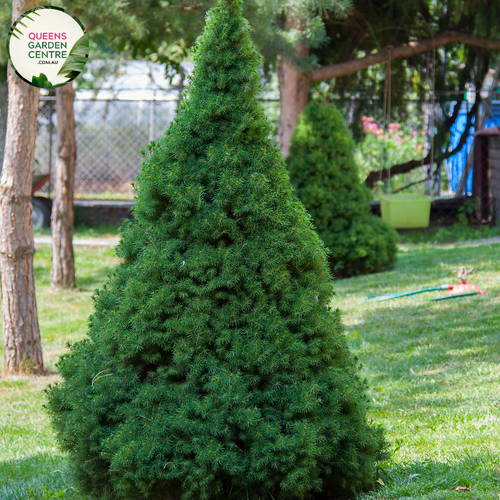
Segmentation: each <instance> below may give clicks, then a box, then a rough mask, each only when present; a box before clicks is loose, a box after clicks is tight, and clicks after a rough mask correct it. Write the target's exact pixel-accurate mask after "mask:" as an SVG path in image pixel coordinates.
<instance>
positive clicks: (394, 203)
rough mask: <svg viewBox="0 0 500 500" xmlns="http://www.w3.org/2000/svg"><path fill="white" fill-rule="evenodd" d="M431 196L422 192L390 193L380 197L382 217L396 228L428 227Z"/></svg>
mask: <svg viewBox="0 0 500 500" xmlns="http://www.w3.org/2000/svg"><path fill="white" fill-rule="evenodd" d="M431 203H432V198H430V197H429V196H425V195H423V194H391V195H384V196H381V197H380V211H381V214H382V219H384V220H385V221H387V222H388V223H389V224H390V225H391V226H392V227H394V228H396V229H417V228H422V227H429V218H430V215H431Z"/></svg>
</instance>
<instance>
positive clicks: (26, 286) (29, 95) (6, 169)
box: [0, 0, 43, 373]
mask: <svg viewBox="0 0 500 500" xmlns="http://www.w3.org/2000/svg"><path fill="white" fill-rule="evenodd" d="M35 6H36V5H35V2H33V1H27V0H13V2H12V19H13V21H15V20H16V19H17V18H18V17H19V16H20V15H21V14H22V13H24V12H25V11H27V10H29V9H31V8H33V7H35ZM7 82H8V88H9V105H8V116H7V134H6V141H5V142H6V144H5V152H4V162H3V169H2V176H1V180H0V233H1V238H0V265H1V272H2V313H3V336H4V346H5V354H4V356H5V371H6V372H7V373H15V372H32V371H34V372H42V371H43V358H42V347H41V341H40V329H39V326H38V317H37V308H36V297H35V275H34V270H33V254H34V252H35V244H34V240H33V226H32V223H31V212H32V203H31V178H32V175H33V163H34V156H35V139H36V130H37V115H38V97H39V89H37V88H35V87H32V86H31V85H28V84H27V83H25V82H23V81H22V80H21V79H20V78H19V77H18V76H17V75H16V74H15V72H14V71H13V69H12V67H11V66H10V65H9V68H8V70H7Z"/></svg>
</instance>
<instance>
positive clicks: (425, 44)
mask: <svg viewBox="0 0 500 500" xmlns="http://www.w3.org/2000/svg"><path fill="white" fill-rule="evenodd" d="M451 42H460V43H465V44H467V45H473V46H475V47H481V48H483V49H495V50H500V40H490V39H488V38H481V37H477V36H473V35H469V34H468V33H462V32H460V31H443V33H440V34H439V35H436V36H434V37H431V38H427V39H425V40H419V41H416V42H409V43H407V44H406V43H405V44H403V45H400V46H399V47H394V48H392V49H390V48H388V47H386V48H385V49H384V50H381V51H379V52H377V53H376V54H371V55H369V56H366V57H361V58H359V59H353V60H351V61H345V62H341V63H337V64H331V65H329V66H321V67H319V68H316V69H314V70H313V71H311V72H310V73H309V75H308V76H309V79H310V81H311V82H318V81H321V80H330V79H331V78H337V77H339V76H346V75H350V74H352V73H356V72H357V71H361V70H363V69H366V68H368V67H370V66H373V65H374V64H378V63H381V62H384V61H387V60H388V59H389V56H390V58H391V60H392V59H401V58H408V57H411V56H414V55H415V54H420V53H421V52H426V51H428V50H432V49H434V48H436V47H441V46H443V45H446V44H448V43H451Z"/></svg>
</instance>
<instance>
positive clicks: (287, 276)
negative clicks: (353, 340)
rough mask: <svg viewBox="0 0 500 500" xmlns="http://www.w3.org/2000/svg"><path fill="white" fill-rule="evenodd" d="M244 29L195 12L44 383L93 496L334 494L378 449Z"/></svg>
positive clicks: (368, 477)
mask: <svg viewBox="0 0 500 500" xmlns="http://www.w3.org/2000/svg"><path fill="white" fill-rule="evenodd" d="M249 30H250V28H249V26H248V24H247V23H246V22H245V20H244V19H243V17H242V14H241V0H221V1H220V2H219V3H218V5H217V6H216V7H215V8H214V9H213V10H212V11H211V12H210V14H209V15H208V18H207V25H206V28H205V31H204V33H203V35H202V36H201V37H200V39H199V41H198V43H197V48H196V56H195V69H194V73H193V75H192V77H191V81H190V84H189V87H188V92H187V96H186V99H185V100H184V101H183V103H182V104H181V106H180V108H179V112H178V114H177V117H176V119H175V121H174V122H173V123H172V125H171V126H170V128H169V129H168V131H167V133H166V136H165V137H164V138H163V139H162V140H161V141H159V142H158V143H157V144H151V145H150V151H149V152H148V153H147V154H146V158H145V161H144V163H143V166H142V171H141V173H140V175H139V177H138V187H137V190H138V191H137V192H138V194H137V205H136V208H135V220H134V221H128V222H126V223H125V224H124V225H123V226H122V229H121V242H120V244H119V246H118V254H119V256H120V257H121V259H122V261H121V263H120V264H119V266H118V267H117V268H116V271H115V272H114V274H113V275H112V276H110V278H109V280H108V282H107V283H106V285H105V286H104V287H103V288H102V289H101V290H99V291H97V292H96V293H95V295H94V302H95V306H94V307H95V311H94V313H93V314H92V316H91V318H90V325H89V330H88V336H87V338H86V339H85V340H83V341H82V342H78V343H75V344H73V345H72V346H71V349H70V352H69V353H67V354H65V355H64V356H62V358H61V360H60V361H59V363H58V369H59V371H60V374H61V376H62V382H61V383H60V384H58V385H56V386H54V387H51V388H49V389H48V401H49V403H48V409H49V412H50V415H51V418H52V421H53V424H54V426H55V428H56V430H57V433H58V437H59V441H60V443H61V445H62V447H63V448H64V449H65V450H67V451H68V452H69V459H70V461H71V464H72V466H73V467H74V469H75V471H76V474H77V476H78V478H79V481H80V484H81V485H83V487H84V488H85V489H86V490H88V491H90V492H92V493H94V494H95V495H96V498H99V499H100V500H102V499H103V498H121V499H132V498H134V499H139V498H155V499H164V500H165V499H172V500H177V499H182V500H187V499H192V500H195V499H196V500H201V499H219V500H227V499H237V500H246V499H250V500H256V499H268V500H272V499H273V498H274V499H275V500H278V499H302V498H311V495H312V494H313V493H314V492H320V491H321V490H323V493H322V495H323V496H322V497H321V498H333V495H334V494H336V493H337V492H338V491H349V490H352V489H356V488H361V487H364V486H368V485H370V484H371V482H372V481H373V468H374V464H375V462H376V460H377V459H379V458H381V457H383V456H384V453H385V452H384V447H385V443H384V439H383V437H382V433H381V430H380V428H377V427H374V426H372V425H371V424H370V423H368V422H367V404H368V403H367V398H366V395H365V386H364V383H363V382H362V381H361V380H360V378H359V365H358V363H357V362H356V360H355V359H354V358H353V357H352V356H351V354H350V353H349V351H348V349H347V347H346V342H345V339H344V335H343V332H342V325H341V321H340V315H339V312H338V311H336V310H333V309H331V306H330V304H331V301H332V298H333V290H332V284H331V276H330V273H329V269H328V265H327V261H326V255H325V249H324V247H323V244H322V243H321V241H320V239H319V238H318V236H317V234H316V233H315V232H314V230H313V228H312V225H311V222H310V218H309V216H308V215H307V213H306V211H305V209H304V207H303V206H302V204H301V203H300V202H299V201H298V200H297V198H296V197H295V195H294V194H293V188H292V186H291V185H290V182H289V177H288V173H287V170H286V167H285V162H284V159H283V157H282V155H281V153H280V151H279V150H278V149H277V148H276V147H275V146H273V145H272V142H271V140H270V134H271V126H270V124H269V123H268V122H267V120H266V118H265V115H264V113H263V110H262V109H261V106H260V105H259V103H258V102H257V100H256V97H257V96H258V95H259V93H260V91H261V90H260V78H259V72H258V68H259V63H260V57H259V55H258V54H257V52H256V51H255V49H254V47H253V45H252V43H251V41H250V36H249ZM318 498H319V497H318Z"/></svg>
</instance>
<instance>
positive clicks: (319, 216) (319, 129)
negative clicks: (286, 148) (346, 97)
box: [288, 102, 398, 277]
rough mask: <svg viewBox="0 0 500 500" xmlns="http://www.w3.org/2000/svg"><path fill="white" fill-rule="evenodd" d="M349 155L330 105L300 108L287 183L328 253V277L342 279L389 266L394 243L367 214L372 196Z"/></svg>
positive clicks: (349, 143)
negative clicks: (291, 187)
mask: <svg viewBox="0 0 500 500" xmlns="http://www.w3.org/2000/svg"><path fill="white" fill-rule="evenodd" d="M353 151H354V141H353V140H352V137H351V134H350V132H349V130H348V128H347V126H346V125H345V123H344V119H343V117H342V115H341V114H340V112H339V111H338V110H337V108H336V107H335V106H333V105H327V104H321V103H317V102H313V103H311V104H309V105H308V106H307V107H306V108H305V109H304V111H303V112H302V114H301V116H300V118H299V121H298V123H297V128H296V129H295V133H294V135H293V137H292V144H291V147H290V156H289V158H288V168H289V171H290V180H291V182H292V184H293V185H295V187H296V192H297V196H298V197H299V199H300V200H301V201H302V203H303V204H304V206H305V207H306V209H307V210H308V211H309V213H310V214H311V216H312V219H313V223H314V225H315V226H316V230H317V231H318V234H319V236H320V238H321V239H322V240H323V242H324V243H325V245H326V246H327V247H328V248H329V249H330V267H331V269H332V271H333V273H334V274H335V275H336V276H342V277H345V276H352V275H356V274H365V273H371V272H376V271H381V270H383V269H387V268H388V267H390V266H391V265H392V264H393V263H394V261H395V258H396V249H397V247H396V242H397V239H398V236H397V233H396V231H395V230H394V229H393V228H392V227H391V226H389V224H387V223H386V222H385V221H383V220H382V219H380V218H379V217H376V216H374V215H373V214H372V213H371V212H370V201H371V198H372V193H371V191H370V190H369V189H368V188H367V187H366V186H364V185H362V184H360V182H359V176H358V169H357V166H356V163H355V161H354V156H353Z"/></svg>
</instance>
